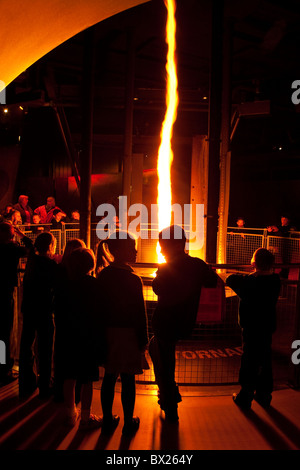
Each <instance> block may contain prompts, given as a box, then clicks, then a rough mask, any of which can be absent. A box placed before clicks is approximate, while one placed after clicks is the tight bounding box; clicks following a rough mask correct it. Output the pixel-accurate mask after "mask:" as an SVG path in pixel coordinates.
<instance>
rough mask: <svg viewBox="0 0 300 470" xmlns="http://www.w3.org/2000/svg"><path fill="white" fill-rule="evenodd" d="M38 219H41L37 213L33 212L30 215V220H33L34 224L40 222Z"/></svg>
mask: <svg viewBox="0 0 300 470" xmlns="http://www.w3.org/2000/svg"><path fill="white" fill-rule="evenodd" d="M40 221H41V217H40V216H39V215H38V214H33V216H32V222H33V223H34V224H37V225H38V224H39V223H40Z"/></svg>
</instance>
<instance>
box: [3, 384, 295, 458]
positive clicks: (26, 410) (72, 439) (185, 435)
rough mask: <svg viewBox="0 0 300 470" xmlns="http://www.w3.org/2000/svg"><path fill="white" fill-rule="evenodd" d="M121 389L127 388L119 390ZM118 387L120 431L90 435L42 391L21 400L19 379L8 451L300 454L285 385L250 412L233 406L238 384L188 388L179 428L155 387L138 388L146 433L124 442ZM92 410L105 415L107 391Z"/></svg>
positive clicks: (8, 396) (8, 413)
mask: <svg viewBox="0 0 300 470" xmlns="http://www.w3.org/2000/svg"><path fill="white" fill-rule="evenodd" d="M118 387H119V386H118ZM118 387H117V391H116V396H115V403H114V412H115V413H117V414H119V415H120V416H121V421H120V423H119V426H118V427H117V429H116V430H115V432H114V433H113V434H112V435H111V436H109V437H107V436H104V435H103V434H102V433H101V430H100V429H99V430H96V431H93V432H91V433H89V434H85V433H82V432H80V431H79V430H78V424H77V425H76V426H75V427H74V428H72V429H69V428H66V427H65V426H64V414H63V405H62V404H56V403H54V402H53V401H52V399H50V400H48V401H43V400H41V399H39V397H38V396H37V393H35V394H34V395H32V397H30V398H29V399H28V400H26V401H20V400H19V398H18V382H17V380H16V381H14V382H12V383H11V384H9V385H6V386H3V387H1V388H0V450H22V449H24V450H27V449H28V450H94V449H97V450H108V451H109V450H115V451H117V450H129V451H130V450H132V451H133V450H148V451H150V450H153V451H155V450H189V451H199V450H272V449H273V450H299V449H300V424H299V423H300V392H299V391H296V390H293V389H291V388H288V387H287V386H283V387H280V388H278V389H277V390H276V391H275V392H274V394H273V402H272V406H271V408H270V409H269V410H264V409H263V408H261V406H259V405H258V404H257V403H256V402H254V403H253V406H252V409H251V410H250V411H247V412H242V411H241V410H240V409H239V408H238V407H237V406H236V405H235V404H234V403H233V401H232V398H231V395H232V392H233V391H237V390H238V387H237V386H236V387H235V386H224V387H216V386H215V387H203V388H195V387H190V388H188V387H186V388H185V387H182V388H181V392H182V395H183V401H182V403H180V404H179V416H180V420H179V424H178V425H176V424H169V423H167V422H165V421H164V419H163V414H161V412H160V409H159V407H158V405H157V397H156V390H155V386H151V387H150V386H149V387H146V386H143V387H139V386H138V387H137V397H136V407H135V413H136V415H138V416H139V417H140V419H141V424H140V429H139V430H138V432H137V433H136V435H135V436H134V437H133V438H132V439H129V438H124V437H122V425H123V417H122V407H121V399H120V390H119V388H118ZM92 411H93V412H94V413H96V414H100V415H101V404H100V392H99V388H98V389H94V397H93V406H92Z"/></svg>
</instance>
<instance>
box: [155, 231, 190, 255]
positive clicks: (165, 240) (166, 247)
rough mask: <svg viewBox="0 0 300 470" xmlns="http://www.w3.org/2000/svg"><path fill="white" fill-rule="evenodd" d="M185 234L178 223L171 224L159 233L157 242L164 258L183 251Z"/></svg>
mask: <svg viewBox="0 0 300 470" xmlns="http://www.w3.org/2000/svg"><path fill="white" fill-rule="evenodd" d="M185 243H186V235H185V232H184V230H183V228H182V227H180V226H179V225H171V226H170V227H167V228H165V229H163V230H162V231H161V232H160V233H159V244H160V248H161V252H162V255H163V256H164V257H165V258H166V260H169V259H173V258H174V257H177V256H178V255H181V254H183V253H184V249H185Z"/></svg>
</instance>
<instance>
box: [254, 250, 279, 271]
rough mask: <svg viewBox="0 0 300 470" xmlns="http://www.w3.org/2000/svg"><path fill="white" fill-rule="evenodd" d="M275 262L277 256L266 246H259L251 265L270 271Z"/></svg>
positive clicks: (257, 268)
mask: <svg viewBox="0 0 300 470" xmlns="http://www.w3.org/2000/svg"><path fill="white" fill-rule="evenodd" d="M274 262H275V257H274V255H273V253H271V252H270V251H269V250H267V249H266V248H258V250H256V251H255V252H254V254H253V256H252V260H251V265H252V266H253V267H255V269H256V270H258V271H270V270H271V269H272V268H273V266H274Z"/></svg>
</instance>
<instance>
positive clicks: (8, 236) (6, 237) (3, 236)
mask: <svg viewBox="0 0 300 470" xmlns="http://www.w3.org/2000/svg"><path fill="white" fill-rule="evenodd" d="M14 236H15V229H14V228H13V226H12V224H10V223H7V222H2V223H0V243H9V242H12V241H13V239H14Z"/></svg>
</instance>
